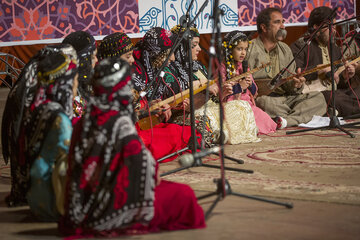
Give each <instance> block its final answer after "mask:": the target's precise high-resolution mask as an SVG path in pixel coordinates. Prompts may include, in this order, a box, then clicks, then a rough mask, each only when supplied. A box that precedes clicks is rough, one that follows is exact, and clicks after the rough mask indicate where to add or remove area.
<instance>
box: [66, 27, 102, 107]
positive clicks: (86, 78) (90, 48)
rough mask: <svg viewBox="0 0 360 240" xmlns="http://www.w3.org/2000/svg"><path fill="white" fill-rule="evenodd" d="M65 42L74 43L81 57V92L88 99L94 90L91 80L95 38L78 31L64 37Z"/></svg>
mask: <svg viewBox="0 0 360 240" xmlns="http://www.w3.org/2000/svg"><path fill="white" fill-rule="evenodd" d="M63 43H67V44H70V45H72V46H73V47H74V48H75V50H76V53H77V55H78V59H79V88H78V90H79V92H80V95H81V96H82V97H84V98H85V100H86V101H88V100H89V98H90V96H91V94H92V90H91V86H90V80H91V77H92V74H93V72H94V71H93V67H92V55H93V54H94V52H95V50H96V41H95V38H94V37H93V36H92V35H90V34H89V33H87V32H84V31H77V32H73V33H70V34H69V35H68V36H67V37H65V38H64V40H63Z"/></svg>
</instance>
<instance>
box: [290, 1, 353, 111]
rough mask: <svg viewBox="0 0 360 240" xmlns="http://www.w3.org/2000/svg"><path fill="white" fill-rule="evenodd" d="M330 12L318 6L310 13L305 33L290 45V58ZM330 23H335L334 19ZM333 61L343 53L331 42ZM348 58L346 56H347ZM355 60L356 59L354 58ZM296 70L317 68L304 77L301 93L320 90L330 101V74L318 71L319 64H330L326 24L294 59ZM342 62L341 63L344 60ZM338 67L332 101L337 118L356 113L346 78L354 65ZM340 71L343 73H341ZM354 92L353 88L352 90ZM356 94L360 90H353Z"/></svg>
mask: <svg viewBox="0 0 360 240" xmlns="http://www.w3.org/2000/svg"><path fill="white" fill-rule="evenodd" d="M331 13H332V9H331V8H329V7H325V6H322V7H318V8H315V9H314V10H312V11H311V13H310V17H309V22H308V33H307V34H306V35H305V36H304V37H302V38H300V39H298V40H297V41H296V42H294V43H293V44H292V45H291V50H292V51H293V53H294V55H295V54H296V53H297V52H298V51H299V50H300V49H301V48H302V47H303V46H304V44H307V43H306V42H307V40H308V39H309V38H310V36H311V35H312V34H313V33H314V32H315V30H316V29H317V28H319V27H320V26H321V24H322V23H323V22H324V21H329V20H328V16H329V15H330V14H331ZM332 21H334V22H335V19H333V20H332ZM333 30H334V31H333V36H335V34H336V33H335V29H333ZM332 49H333V60H334V61H338V60H339V59H341V58H342V57H343V53H342V50H341V48H340V47H338V46H337V45H336V44H335V43H334V44H333V48H332ZM348 57H349V55H348ZM357 57H358V56H357ZM295 61H296V64H297V66H298V67H300V68H302V69H305V68H306V69H311V68H316V67H318V68H319V70H318V71H317V72H314V73H313V74H309V75H307V76H305V77H306V84H305V86H304V89H303V93H306V92H312V91H313V92H315V91H318V92H319V91H320V92H322V93H323V95H324V97H325V99H326V101H327V102H330V99H331V87H332V86H331V75H330V70H331V68H330V67H326V68H321V65H324V64H330V50H329V27H328V23H325V24H324V25H323V27H322V29H320V30H319V31H318V32H317V33H316V35H315V36H314V39H313V40H312V41H311V42H310V44H308V46H307V47H305V49H303V50H302V51H301V52H300V54H299V55H298V56H297V58H296V59H295ZM344 62H345V61H344ZM341 65H342V64H340V65H336V64H335V68H338V69H339V70H338V71H335V73H334V80H335V84H336V86H335V89H337V88H338V90H336V91H335V98H336V108H337V109H336V110H337V111H338V113H339V115H340V116H347V115H352V114H354V113H356V111H359V106H358V104H357V100H356V97H355V96H354V95H353V92H352V91H351V90H350V89H349V87H348V83H347V79H348V78H353V77H354V75H355V67H356V65H358V64H357V63H352V64H348V63H346V64H345V68H341V67H340V66H341ZM341 69H343V70H345V71H342V72H340V71H341ZM355 90H356V88H355ZM357 92H358V93H357V95H359V94H360V89H359V88H357Z"/></svg>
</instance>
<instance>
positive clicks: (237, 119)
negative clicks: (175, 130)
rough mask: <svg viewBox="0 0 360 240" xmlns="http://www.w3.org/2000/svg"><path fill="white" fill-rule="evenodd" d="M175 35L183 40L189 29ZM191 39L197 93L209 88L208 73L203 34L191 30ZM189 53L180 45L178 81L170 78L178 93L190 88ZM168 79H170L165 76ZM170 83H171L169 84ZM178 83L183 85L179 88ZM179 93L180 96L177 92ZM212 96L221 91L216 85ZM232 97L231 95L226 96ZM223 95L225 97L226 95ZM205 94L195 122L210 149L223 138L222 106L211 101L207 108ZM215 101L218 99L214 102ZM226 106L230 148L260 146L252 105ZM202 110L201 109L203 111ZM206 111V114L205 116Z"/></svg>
mask: <svg viewBox="0 0 360 240" xmlns="http://www.w3.org/2000/svg"><path fill="white" fill-rule="evenodd" d="M172 31H173V32H174V33H176V34H178V35H179V36H181V35H182V34H184V32H185V29H184V28H182V27H181V26H175V27H174V28H173V29H172ZM190 36H191V37H192V49H191V50H192V58H193V59H194V63H193V66H192V67H193V71H194V76H193V79H194V88H195V89H196V88H197V87H199V86H200V85H205V84H207V81H208V80H207V75H208V74H207V71H206V68H205V67H204V66H203V65H202V64H201V63H200V62H199V61H198V60H197V55H198V53H199V51H200V47H199V41H200V38H199V33H198V31H197V29H196V28H194V27H192V28H191V29H190ZM187 52H188V42H187V41H183V42H182V44H180V47H179V49H178V50H177V51H176V52H175V61H174V63H172V64H171V65H170V66H171V67H170V70H171V72H172V73H173V74H172V75H173V76H174V77H173V78H175V77H177V80H172V78H171V76H168V77H167V82H168V83H170V84H169V85H170V86H171V88H172V89H173V90H175V91H180V90H177V89H179V88H180V89H182V88H183V87H182V86H184V87H185V88H188V85H189V79H190V78H189V75H188V65H189V60H188V59H187V58H188V57H187V55H188V54H187ZM165 76H166V75H165ZM169 79H170V80H169ZM178 82H180V83H181V84H180V85H179V84H178ZM175 93H176V92H175ZM210 93H211V94H212V95H216V94H218V87H217V85H216V84H213V85H212V86H210ZM224 94H228V92H226V91H225V92H224ZM224 94H223V95H224ZM201 95H202V94H197V95H195V96H197V97H198V98H195V99H196V100H197V101H195V102H196V103H197V106H195V107H196V108H198V109H196V111H195V116H196V117H195V118H196V120H197V121H196V127H197V129H198V130H199V132H201V133H202V135H203V138H204V141H205V143H206V146H208V147H211V146H212V145H215V144H218V143H219V140H220V139H219V136H220V125H219V123H220V117H219V104H218V102H214V101H213V100H210V101H208V102H207V105H206V106H205V105H204V101H201V100H202V99H203V100H204V99H205V97H204V96H201ZM213 99H214V98H213ZM224 105H225V106H224V107H225V125H224V128H225V130H224V133H225V135H226V139H224V140H225V142H226V140H227V142H228V143H230V144H238V143H247V142H256V141H259V140H260V139H259V138H257V136H256V135H257V127H256V125H255V119H254V115H253V113H252V110H251V107H250V106H249V104H248V103H246V102H244V101H235V102H233V103H230V104H224ZM200 106H201V107H200ZM205 109H206V112H205ZM181 120H182V119H180V121H179V120H175V121H176V122H178V123H181Z"/></svg>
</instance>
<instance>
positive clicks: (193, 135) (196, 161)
mask: <svg viewBox="0 0 360 240" xmlns="http://www.w3.org/2000/svg"><path fill="white" fill-rule="evenodd" d="M207 2H208V1H205V2H204V4H203V7H204V6H206V5H207ZM190 7H191V5H190V6H189V9H190ZM188 12H189V10H188ZM199 13H201V10H200V11H199V12H198V14H197V15H196V16H195V18H194V19H193V20H192V21H191V22H190V21H189V17H186V19H185V21H187V24H185V26H186V30H185V31H184V33H183V35H182V37H181V39H183V37H184V36H185V35H186V36H187V38H188V39H187V41H188V42H187V44H188V59H189V65H188V66H189V69H188V75H189V96H190V125H191V136H190V139H189V143H188V145H189V146H188V147H185V148H184V149H182V150H180V151H177V152H175V153H172V154H170V155H168V156H165V157H163V158H161V159H159V160H157V161H158V162H161V161H163V160H165V159H167V158H169V157H171V156H174V155H176V154H178V153H180V152H184V151H186V150H188V149H190V150H191V151H192V152H193V153H196V152H197V150H201V147H199V145H198V142H197V137H196V132H195V130H196V129H195V113H194V112H195V107H194V85H193V79H194V77H193V60H192V51H191V40H192V39H191V35H190V34H188V32H189V31H190V27H191V26H192V23H193V22H194V21H195V19H196V18H197V16H198V15H199ZM209 76H211V75H210V74H209ZM220 120H221V118H220ZM220 126H222V124H220ZM222 132H223V131H222V129H220V138H221V139H222V138H223V136H222ZM221 146H223V144H221ZM221 149H222V151H223V148H221ZM209 154H211V152H209ZM221 156H224V153H223V152H222V154H221ZM226 157H227V156H226ZM227 158H229V159H230V160H232V161H235V162H237V163H239V164H242V163H244V162H243V161H242V160H239V159H235V158H232V157H227ZM200 166H203V167H209V168H220V167H219V166H215V165H210V164H204V163H203V162H202V160H201V158H195V159H194V162H193V163H192V165H191V166H183V167H180V168H176V169H174V170H170V171H168V172H165V173H162V174H160V176H161V177H163V176H166V175H169V174H172V173H176V172H179V171H181V170H185V169H188V168H190V167H200ZM226 169H227V170H231V171H237V172H245V173H253V171H252V170H246V169H238V168H230V167H227V168H226Z"/></svg>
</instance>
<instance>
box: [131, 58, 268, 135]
mask: <svg viewBox="0 0 360 240" xmlns="http://www.w3.org/2000/svg"><path fill="white" fill-rule="evenodd" d="M269 65H270V63H267V64H262V65H261V66H259V67H257V68H254V69H252V70H250V71H248V72H246V73H243V74H240V75H237V76H235V77H233V78H231V79H229V80H226V81H225V82H238V81H239V80H240V79H243V78H245V77H246V76H247V75H250V74H253V73H255V72H257V71H259V70H261V69H263V68H265V67H267V66H269ZM217 81H218V78H216V79H214V80H210V81H209V86H211V85H213V84H214V83H216V82H217ZM206 88H207V84H202V85H200V86H198V87H197V88H195V89H194V95H195V94H197V93H199V92H202V91H203V90H205V89H206ZM186 98H189V89H186V90H185V91H182V92H180V93H177V94H175V95H174V96H172V97H169V98H167V99H165V100H163V101H161V102H157V103H154V104H153V105H151V106H150V107H149V109H148V112H150V113H151V112H154V111H156V110H157V109H159V108H161V107H162V106H164V105H165V104H169V105H170V106H171V107H174V106H176V105H178V104H179V103H181V102H183V101H184V100H185V99H186ZM150 118H151V119H150ZM160 122H161V119H159V118H158V117H156V116H154V115H152V116H148V117H145V118H142V119H139V121H138V124H139V126H140V128H141V129H142V130H147V129H150V128H151V125H153V126H155V125H157V124H159V123H160Z"/></svg>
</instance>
